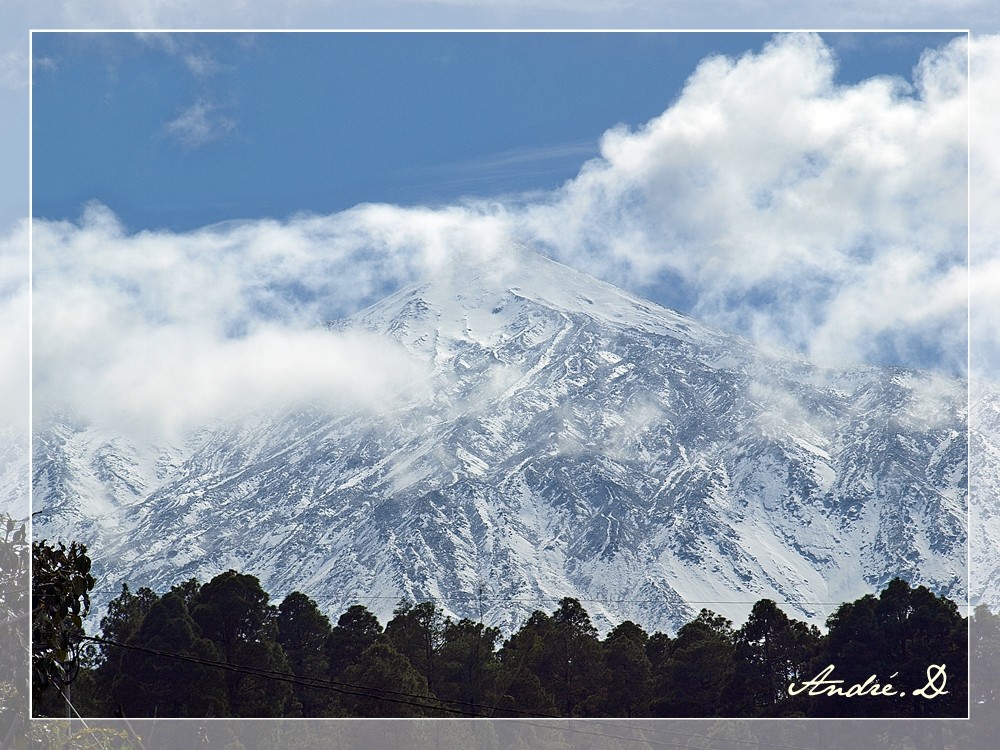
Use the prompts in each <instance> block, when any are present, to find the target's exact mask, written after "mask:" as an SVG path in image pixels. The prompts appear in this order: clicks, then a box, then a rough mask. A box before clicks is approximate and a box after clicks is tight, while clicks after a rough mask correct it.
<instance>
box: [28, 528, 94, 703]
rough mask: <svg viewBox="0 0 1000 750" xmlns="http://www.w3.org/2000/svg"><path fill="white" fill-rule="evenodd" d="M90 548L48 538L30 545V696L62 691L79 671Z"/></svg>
mask: <svg viewBox="0 0 1000 750" xmlns="http://www.w3.org/2000/svg"><path fill="white" fill-rule="evenodd" d="M94 583H95V581H94V577H93V576H92V575H90V558H89V557H87V548H86V547H85V546H84V545H82V544H79V543H78V542H72V543H71V544H70V546H69V547H66V545H65V544H63V543H62V542H59V543H58V544H57V545H56V546H53V545H50V544H49V543H48V542H46V541H45V540H42V541H39V542H35V543H34V544H33V545H32V576H31V669H32V698H33V700H34V701H36V702H37V701H39V700H40V699H41V698H42V697H43V695H44V694H45V693H49V695H50V698H51V697H52V696H54V695H58V693H59V691H60V690H62V689H63V688H64V687H65V686H66V685H68V684H70V683H71V682H72V681H73V680H74V679H75V678H76V674H77V670H78V668H79V660H80V645H81V642H82V637H83V618H84V617H85V616H86V614H87V612H88V611H89V610H90V595H89V594H90V590H91V589H92V588H93V587H94Z"/></svg>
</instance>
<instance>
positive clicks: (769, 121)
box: [34, 35, 966, 423]
mask: <svg viewBox="0 0 1000 750" xmlns="http://www.w3.org/2000/svg"><path fill="white" fill-rule="evenodd" d="M833 65H834V62H833V60H832V57H831V55H830V53H829V51H828V50H827V49H826V47H824V45H823V44H822V42H821V41H820V39H819V38H818V37H815V36H813V35H792V36H783V37H780V38H778V39H776V40H775V41H774V42H773V43H772V44H770V45H769V46H768V47H767V48H766V49H765V50H764V51H763V52H761V53H760V54H757V55H746V56H744V57H743V58H741V59H739V60H730V59H725V58H714V59H711V60H707V61H705V62H704V63H703V64H702V65H701V66H700V67H699V69H698V70H697V71H696V73H695V74H694V75H693V76H692V77H691V79H690V81H689V82H688V84H687V86H686V88H685V90H684V92H683V94H682V95H681V96H680V97H679V99H678V100H677V101H676V102H675V103H674V104H673V105H672V106H671V107H670V108H669V109H667V110H666V111H665V112H664V113H663V114H662V115H661V116H659V117H657V118H655V119H654V120H652V121H650V122H649V123H647V124H646V125H645V126H643V127H642V128H640V129H638V130H636V131H634V132H632V131H626V130H623V129H616V130H612V131H610V132H608V133H607V134H606V135H605V137H604V139H603V142H602V156H601V158H599V159H595V160H592V161H591V162H589V163H587V164H586V165H585V166H584V167H583V169H582V170H581V172H580V174H579V175H578V176H577V177H576V178H575V179H573V180H571V181H570V182H568V183H567V184H566V185H565V186H563V188H561V189H560V190H558V191H556V192H554V193H553V194H551V195H548V196H545V197H543V198H541V199H538V200H532V201H521V202H516V203H511V204H508V205H504V204H501V203H499V202H487V201H478V202H469V203H465V204H462V205H454V206H448V207H443V208H426V207H411V208H404V207H398V206H389V205H361V206H358V207H356V208H354V209H352V210H349V211H345V212H342V213H339V214H335V215H332V216H311V215H303V216H297V217H294V218H292V219H289V220H287V221H273V220H260V221H251V222H242V223H235V224H222V225H217V226H213V227H208V228H206V229H203V230H200V231H196V232H190V233H185V234H172V233H168V232H143V233H139V234H135V235H129V234H127V233H126V232H125V231H124V230H123V228H122V227H121V226H120V225H119V223H118V222H117V219H116V218H115V217H114V215H113V214H112V213H111V212H110V211H109V210H108V209H107V208H105V207H102V206H97V205H95V206H91V207H90V208H89V209H88V210H87V211H86V213H85V216H84V217H83V220H82V221H81V223H80V224H79V225H73V224H69V223H38V224H36V227H35V249H36V256H35V274H36V288H35V308H34V309H35V317H34V322H35V364H36V367H35V373H36V382H35V388H36V391H35V394H36V405H37V404H39V403H47V402H51V403H56V402H58V401H59V400H60V399H67V398H68V399H70V400H77V401H79V402H80V403H79V404H77V408H81V409H83V410H84V411H86V412H87V413H88V414H92V415H99V414H101V413H102V410H104V411H116V410H120V408H125V409H126V411H130V412H134V413H133V414H132V416H131V417H127V415H122V414H119V415H118V416H117V417H116V418H119V419H123V420H124V419H126V418H128V419H138V418H139V417H137V416H136V415H142V414H148V413H149V412H151V411H154V410H155V406H156V405H157V404H158V403H164V402H166V403H169V409H167V410H176V411H177V412H178V415H175V416H173V417H170V419H169V420H168V421H171V422H175V423H183V422H185V421H192V420H194V419H195V417H194V416H193V415H196V414H199V413H201V412H203V411H207V412H210V413H218V412H220V411H223V412H224V411H227V410H229V409H231V408H233V406H234V405H233V404H231V403H229V401H228V400H227V398H226V396H227V394H231V393H233V392H237V391H244V392H246V393H254V394H256V395H255V399H257V400H261V401H267V400H268V399H269V398H270V396H269V395H268V394H271V393H276V392H282V390H281V388H280V387H279V385H278V384H279V383H285V385H286V388H285V390H284V392H287V390H288V388H294V389H299V390H301V392H302V393H304V394H313V395H312V396H309V398H312V397H313V396H314V395H315V393H316V391H315V388H314V384H315V383H317V382H321V381H324V380H326V381H330V382H335V383H340V384H342V387H343V388H347V389H350V388H353V387H354V385H351V384H354V383H361V384H362V385H361V386H358V387H359V388H361V390H359V391H358V395H357V398H358V399H359V400H362V401H364V398H365V397H364V395H363V394H364V393H368V392H369V391H367V390H365V388H364V387H363V386H364V384H368V385H371V386H372V389H371V393H378V394H384V393H385V392H387V391H392V390H393V389H394V388H395V387H397V386H399V385H400V384H401V383H404V382H407V378H412V379H413V380H414V381H416V380H419V377H417V376H416V375H414V373H413V372H411V371H410V370H409V369H408V368H410V367H411V365H408V364H405V362H406V360H405V358H404V359H400V360H398V361H397V360H394V359H393V357H394V356H395V355H393V354H392V353H391V352H386V351H380V352H379V353H377V354H373V355H372V357H373V361H372V362H370V363H368V364H367V365H366V364H365V360H364V357H362V355H361V354H360V352H362V351H364V350H366V347H367V348H368V349H369V350H371V351H375V350H374V349H370V347H369V343H370V342H367V343H364V345H362V344H359V343H358V342H354V343H353V344H352V343H350V342H338V343H336V344H334V343H331V345H330V346H331V348H330V350H329V352H328V355H323V356H321V357H319V359H318V360H317V361H318V362H319V363H320V364H317V365H316V367H318V368H319V369H318V370H316V372H319V373H321V375H320V376H317V377H316V378H315V379H313V378H312V377H311V376H307V375H304V374H303V373H304V372H311V371H312V370H310V369H309V368H310V367H312V365H311V364H309V363H310V361H311V360H310V358H309V356H308V355H309V353H310V352H316V351H318V350H317V348H316V339H315V337H314V334H315V331H310V326H313V325H315V324H316V323H317V322H318V321H321V320H327V319H330V318H334V317H338V316H341V315H344V314H347V313H349V312H352V311H354V310H356V309H358V307H359V306H361V305H364V304H366V303H370V302H373V301H375V300H376V299H378V298H380V297H381V296H384V295H385V294H387V293H388V292H389V291H391V290H392V289H394V288H397V287H399V286H400V285H402V284H405V283H407V282H409V281H412V280H415V279H417V278H419V277H421V276H423V275H426V274H429V273H434V272H435V271H438V270H440V269H443V268H447V266H448V263H449V258H450V256H451V253H453V252H455V251H456V250H463V249H464V250H472V251H478V252H483V253H485V254H488V253H491V252H493V251H494V250H495V249H496V248H497V247H498V246H499V244H500V242H501V241H502V239H503V238H505V237H507V236H513V237H514V238H515V239H519V240H524V241H527V242H529V243H531V244H535V245H536V246H539V247H542V248H544V249H546V250H548V251H549V252H551V253H553V254H554V255H556V256H557V257H559V258H561V259H563V260H565V261H567V262H568V263H569V264H570V265H574V266H576V267H579V268H582V269H583V270H588V271H590V272H592V273H594V274H595V275H598V276H603V277H605V278H608V279H609V280H611V281H614V282H617V283H620V284H622V285H624V286H626V287H631V288H633V289H636V290H638V291H640V292H643V291H645V292H649V291H650V290H654V289H656V288H657V284H658V283H662V282H663V280H664V279H670V280H672V281H673V282H674V283H676V284H677V285H678V286H679V287H681V288H683V289H684V291H685V294H686V295H687V296H688V297H689V299H690V300H691V301H692V305H693V312H694V314H695V315H696V316H697V317H701V318H703V319H707V320H708V321H709V322H714V323H716V324H719V325H722V326H724V327H728V328H735V329H737V330H742V331H744V332H746V333H749V334H751V335H752V336H754V337H755V338H758V339H761V340H763V341H765V342H769V343H779V344H783V345H786V346H792V347H798V348H802V349H805V350H808V351H809V352H810V353H811V354H813V355H814V356H817V357H820V358H821V359H824V360H828V361H829V360H838V361H839V360H841V359H843V358H844V357H852V358H853V357H857V358H866V357H869V356H873V355H874V354H876V353H877V351H878V350H883V349H887V348H888V349H891V350H893V351H896V352H899V353H900V354H901V355H902V356H904V357H905V356H910V357H913V358H918V359H919V357H920V356H924V355H926V356H928V357H931V356H933V357H937V358H940V359H942V360H943V362H944V364H945V365H946V366H953V367H955V368H960V367H961V366H962V363H964V360H965V353H964V333H963V331H964V325H965V319H966V306H965V304H966V283H965V232H966V205H965V181H966V175H965V156H964V154H965V137H966V98H965V86H964V80H963V75H962V74H963V72H964V70H965V60H964V50H963V48H962V46H961V45H959V44H955V45H953V46H951V47H949V48H948V49H946V50H943V51H941V52H940V53H936V54H933V55H929V56H927V58H926V59H925V60H924V61H923V62H922V64H921V68H920V70H919V72H918V75H917V76H916V80H917V84H916V88H915V89H914V90H910V89H908V88H907V87H906V86H905V85H904V84H903V83H902V82H901V81H897V80H891V79H876V80H871V81H866V82H863V83H861V84H859V85H856V86H850V87H838V86H835V85H834V84H833V82H832V75H833ZM195 119H197V118H195ZM282 342H284V343H282ZM257 346H259V347H261V349H260V351H261V352H262V355H261V356H262V357H263V358H264V359H262V360H261V361H265V360H266V361H267V362H272V361H278V360H280V361H285V362H287V363H288V366H287V368H282V367H279V368H278V369H277V370H276V371H274V372H271V371H270V370H267V369H266V368H265V369H261V368H259V367H254V366H252V365H253V361H254V355H253V353H252V352H253V351H255V350H254V347H257ZM338 347H339V348H338ZM351 347H354V348H353V349H352V348H351ZM265 352H266V354H265ZM352 352H355V353H352ZM928 352H930V353H929V354H928ZM324 357H325V358H324ZM355 360H358V366H357V367H356V368H355V369H353V370H352V369H351V368H346V369H345V368H344V367H343V365H342V363H343V362H345V361H355ZM389 360H393V365H392V366H389V367H387V366H386V365H385V363H386V362H388V361H389ZM324 362H325V364H322V363H324ZM411 364H412V363H411ZM303 368H304V369H303ZM384 370H390V371H399V372H402V373H405V374H406V378H403V379H401V380H389V381H385V380H382V381H379V380H378V379H377V378H372V377H370V373H371V372H381V371H384ZM267 373H270V374H267ZM338 387H341V386H338ZM271 388H273V389H276V390H273V391H272V390H269V389H271ZM175 392H176V393H179V394H180V396H181V397H180V398H179V399H177V398H175V399H170V398H169V397H168V395H167V394H170V393H175ZM116 394H117V396H118V398H117V402H118V403H117V404H116V405H115V406H110V407H109V406H108V404H109V403H112V402H115V401H116ZM378 398H381V395H379V396H378V397H375V396H373V397H372V399H371V400H372V401H377V400H378ZM164 399H165V400H166V401H164ZM122 403H124V404H126V406H125V407H120V404H122ZM211 405H215V407H217V408H209V407H210V406H211Z"/></svg>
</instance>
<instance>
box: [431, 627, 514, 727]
mask: <svg viewBox="0 0 1000 750" xmlns="http://www.w3.org/2000/svg"><path fill="white" fill-rule="evenodd" d="M499 638H500V631H499V630H497V629H496V628H490V627H486V626H484V625H483V624H482V623H478V622H473V621H472V620H468V619H462V620H459V621H458V622H454V621H452V620H451V619H448V620H446V621H445V624H444V630H443V633H442V644H441V646H440V647H439V648H438V653H437V656H436V662H437V688H436V690H435V691H434V692H435V694H436V695H437V696H438V697H439V698H441V699H442V700H453V701H463V702H466V703H472V704H475V706H474V707H469V706H462V709H463V710H467V711H469V712H471V713H473V714H475V715H481V714H483V713H488V711H484V709H483V708H479V707H480V706H487V705H492V704H493V703H494V702H495V700H496V679H497V660H496V655H495V651H496V644H497V641H498V640H499Z"/></svg>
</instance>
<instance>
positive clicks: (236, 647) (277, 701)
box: [191, 570, 293, 717]
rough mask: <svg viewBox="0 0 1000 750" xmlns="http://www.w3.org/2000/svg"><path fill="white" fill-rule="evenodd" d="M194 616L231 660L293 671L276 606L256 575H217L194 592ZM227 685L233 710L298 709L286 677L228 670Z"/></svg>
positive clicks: (274, 712) (254, 713) (273, 712)
mask: <svg viewBox="0 0 1000 750" xmlns="http://www.w3.org/2000/svg"><path fill="white" fill-rule="evenodd" d="M191 616H192V617H193V618H194V620H195V622H197V623H198V625H199V626H200V627H201V629H202V632H203V633H204V634H205V636H206V637H208V638H210V639H211V640H212V642H214V643H215V645H216V646H217V647H218V649H219V652H220V653H221V654H222V657H223V659H224V660H225V661H226V662H227V663H229V664H232V665H235V666H239V667H253V668H255V669H259V670H270V671H275V672H286V673H287V672H289V671H290V669H289V666H288V661H287V660H286V658H285V654H284V652H283V651H282V649H281V646H280V645H279V644H278V642H277V636H278V628H277V610H276V608H275V607H274V606H271V605H269V604H268V594H267V592H266V591H264V589H262V588H261V585H260V581H258V580H257V579H256V578H255V577H254V576H251V575H245V574H241V573H237V572H236V571H235V570H230V571H227V572H226V573H221V574H220V575H217V576H216V577H215V578H213V579H212V580H211V581H209V582H208V583H206V584H205V585H204V586H202V587H201V590H200V591H199V592H198V594H197V596H196V597H195V598H194V608H193V610H192V612H191ZM226 691H227V697H228V702H229V709H230V711H231V712H232V715H233V716H247V717H268V716H284V715H287V714H288V713H289V712H290V711H292V710H293V709H292V705H291V703H292V700H293V697H292V691H291V686H290V685H289V684H288V683H287V682H281V681H278V680H274V679H269V678H266V677H262V676H256V675H248V674H244V673H240V672H237V671H227V672H226Z"/></svg>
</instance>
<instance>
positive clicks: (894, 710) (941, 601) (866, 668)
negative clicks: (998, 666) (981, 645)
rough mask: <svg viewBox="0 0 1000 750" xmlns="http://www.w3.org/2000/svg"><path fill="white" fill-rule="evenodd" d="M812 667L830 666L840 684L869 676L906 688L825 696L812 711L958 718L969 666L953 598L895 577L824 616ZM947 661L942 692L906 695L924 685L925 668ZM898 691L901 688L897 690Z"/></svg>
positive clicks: (962, 626) (964, 629)
mask: <svg viewBox="0 0 1000 750" xmlns="http://www.w3.org/2000/svg"><path fill="white" fill-rule="evenodd" d="M827 625H828V627H829V628H830V631H829V633H828V634H827V636H826V638H824V639H823V643H822V648H821V649H820V658H819V659H818V660H817V662H816V667H817V670H816V671H817V672H818V671H819V668H821V667H823V666H825V665H831V664H832V665H834V667H835V672H834V674H833V675H832V677H833V678H836V679H842V680H844V685H845V686H850V685H852V684H856V683H862V684H863V683H864V682H865V681H866V680H868V678H869V677H871V676H872V675H874V676H875V677H876V678H877V682H878V683H879V684H882V685H884V684H886V683H892V684H895V685H899V686H903V687H906V688H908V689H909V690H910V691H911V692H910V694H909V695H907V696H905V697H896V698H894V699H893V700H891V701H890V700H886V698H885V697H884V696H864V695H862V696H854V697H839V696H824V697H823V698H822V700H815V701H813V702H812V703H811V704H810V705H811V715H816V716H871V717H879V716H914V717H929V716H939V717H940V716H964V715H965V712H966V704H967V687H966V681H967V675H968V664H967V659H966V647H967V640H968V635H967V634H968V630H967V622H966V620H965V619H964V618H963V617H962V616H961V615H960V614H959V612H958V608H957V607H956V606H955V604H954V602H951V601H949V600H948V599H945V598H943V597H938V596H935V595H934V594H933V593H932V592H931V591H930V590H929V589H927V588H926V587H924V586H918V587H916V588H912V587H910V585H909V584H908V583H906V582H905V581H903V580H901V579H899V578H896V579H893V580H892V581H890V583H889V584H888V585H887V586H886V588H885V590H884V591H883V592H882V593H881V594H880V595H879V597H878V598H877V599H876V598H875V597H873V596H870V595H869V596H865V597H862V598H861V599H859V600H857V601H855V602H851V603H848V604H844V605H842V606H841V607H840V608H839V609H837V611H836V612H835V613H834V614H833V615H831V617H830V618H829V619H828V620H827ZM942 664H943V665H946V667H947V686H946V689H947V690H948V694H947V695H940V696H938V697H936V698H934V699H933V700H928V699H926V698H923V697H920V696H917V695H913V691H915V690H916V689H917V688H921V687H923V686H924V685H926V684H927V683H928V668H929V667H930V666H931V665H942ZM900 689H902V688H900Z"/></svg>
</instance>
